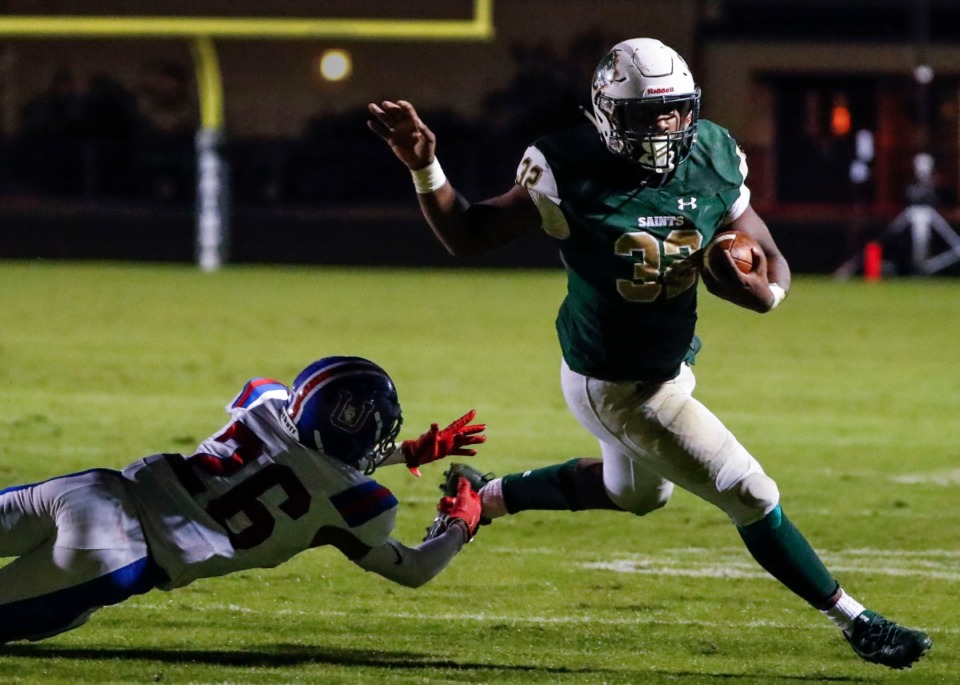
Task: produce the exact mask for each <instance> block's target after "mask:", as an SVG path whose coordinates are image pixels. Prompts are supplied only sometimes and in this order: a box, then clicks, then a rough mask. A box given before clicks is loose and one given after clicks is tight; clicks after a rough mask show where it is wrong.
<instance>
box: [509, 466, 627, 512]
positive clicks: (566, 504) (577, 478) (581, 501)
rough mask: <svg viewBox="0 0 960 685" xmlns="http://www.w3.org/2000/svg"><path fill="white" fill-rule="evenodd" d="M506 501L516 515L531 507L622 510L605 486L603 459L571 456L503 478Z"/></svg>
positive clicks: (542, 508)
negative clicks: (567, 458)
mask: <svg viewBox="0 0 960 685" xmlns="http://www.w3.org/2000/svg"><path fill="white" fill-rule="evenodd" d="M502 483H503V485H502V487H503V502H504V504H505V505H506V507H507V511H509V512H510V513H511V514H516V513H517V512H518V511H527V510H530V509H540V510H551V511H583V510H584V509H618V510H619V509H620V507H618V506H617V505H616V504H614V503H613V502H612V501H610V497H609V496H608V495H607V491H606V489H605V488H604V487H603V462H602V461H601V460H600V459H571V460H570V461H567V462H564V463H563V464H554V465H553V466H545V467H543V468H540V469H533V470H530V471H523V472H522V473H511V474H507V475H506V476H504V477H503V481H502Z"/></svg>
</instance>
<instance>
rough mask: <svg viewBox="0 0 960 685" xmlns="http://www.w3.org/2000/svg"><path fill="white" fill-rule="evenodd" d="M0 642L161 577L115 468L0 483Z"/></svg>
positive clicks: (59, 626) (85, 612)
mask: <svg viewBox="0 0 960 685" xmlns="http://www.w3.org/2000/svg"><path fill="white" fill-rule="evenodd" d="M0 557H18V558H17V559H15V560H14V561H12V562H10V563H9V564H7V565H6V566H4V567H3V568H0V643H4V642H9V641H11V640H35V639H40V638H43V637H49V636H51V635H56V634H57V633H62V632H64V631H65V630H70V629H72V628H76V627H77V626H79V625H82V624H83V623H85V622H86V621H87V619H88V618H90V615H91V614H92V613H93V612H94V611H96V610H97V609H99V608H100V607H103V606H107V605H110V604H116V603H118V602H122V601H123V600H125V599H127V598H128V597H130V596H132V595H136V594H142V593H144V592H147V591H149V590H150V589H152V588H153V587H155V586H156V585H157V583H159V582H161V581H163V580H166V578H165V575H164V574H163V572H162V571H161V570H160V569H159V568H158V567H157V566H156V564H155V563H154V562H153V560H152V559H151V558H150V555H149V553H148V550H147V544H146V542H145V540H144V535H143V529H142V528H141V526H140V521H139V520H138V518H137V513H136V507H135V505H134V502H133V499H132V497H131V496H130V493H129V492H128V489H127V486H126V485H125V480H124V478H123V477H122V476H121V475H120V473H119V472H117V471H112V470H109V469H94V470H91V471H84V472H82V473H77V474H73V475H69V476H63V477H60V478H54V479H52V480H48V481H45V482H43V483H36V484H33V485H24V486H20V487H13V488H8V489H6V490H2V491H0Z"/></svg>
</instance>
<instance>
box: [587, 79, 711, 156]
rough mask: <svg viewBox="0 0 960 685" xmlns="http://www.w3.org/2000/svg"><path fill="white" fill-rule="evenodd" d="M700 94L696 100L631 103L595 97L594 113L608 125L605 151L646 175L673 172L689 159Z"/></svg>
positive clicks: (645, 99) (657, 99) (685, 97)
mask: <svg viewBox="0 0 960 685" xmlns="http://www.w3.org/2000/svg"><path fill="white" fill-rule="evenodd" d="M699 94H700V91H699V89H697V93H696V97H690V96H682V97H675V98H669V97H657V98H640V99H634V100H623V99H619V98H612V97H607V96H605V95H603V94H598V95H597V96H596V100H595V102H594V109H595V111H599V112H600V113H601V114H602V115H603V117H604V118H606V120H607V121H608V122H609V124H608V126H607V127H605V128H606V129H607V132H606V135H605V136H604V142H605V143H606V145H607V149H608V150H610V152H612V153H613V154H614V155H616V156H618V157H622V158H623V159H626V160H628V161H630V162H633V163H635V164H638V165H639V166H641V167H643V168H644V169H647V170H649V171H653V172H656V173H666V172H669V171H673V170H674V169H675V168H676V167H677V165H678V164H680V163H681V162H683V161H684V160H685V159H686V158H687V157H689V156H690V151H691V150H692V149H693V144H694V142H695V141H696V139H697V118H698V115H699V110H700V98H699ZM664 123H666V124H667V125H666V126H663V124H664ZM601 134H602V132H601Z"/></svg>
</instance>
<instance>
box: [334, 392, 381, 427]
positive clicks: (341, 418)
mask: <svg viewBox="0 0 960 685" xmlns="http://www.w3.org/2000/svg"><path fill="white" fill-rule="evenodd" d="M373 410H374V405H373V402H371V401H370V400H367V401H366V402H363V403H362V404H356V403H355V402H354V401H353V395H351V394H350V393H349V392H347V391H346V390H343V391H341V392H340V397H339V398H337V406H336V407H334V410H333V413H332V414H331V415H330V423H332V424H333V425H334V426H336V427H337V428H340V429H341V430H344V431H346V432H347V433H356V432H357V431H359V430H360V429H361V428H363V424H364V423H365V422H366V420H367V418H368V417H369V416H370V414H371V412H373Z"/></svg>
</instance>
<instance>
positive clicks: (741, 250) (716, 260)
mask: <svg viewBox="0 0 960 685" xmlns="http://www.w3.org/2000/svg"><path fill="white" fill-rule="evenodd" d="M754 247H757V248H759V247H760V245H759V244H758V243H757V241H756V240H754V239H753V238H752V237H751V236H750V235H749V234H747V233H744V232H742V231H724V232H723V233H718V234H717V235H716V236H714V238H713V240H711V241H710V243H709V244H708V245H707V249H706V250H705V251H704V255H703V268H704V269H706V270H707V271H709V272H710V275H711V276H713V278H714V279H716V278H717V273H723V272H722V269H723V268H724V267H723V263H724V255H723V253H724V252H729V253H730V256H732V257H733V261H734V263H735V264H736V265H737V268H738V269H740V271H742V272H743V273H745V274H746V273H750V271H752V270H753V252H752V249H753V248H754Z"/></svg>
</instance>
